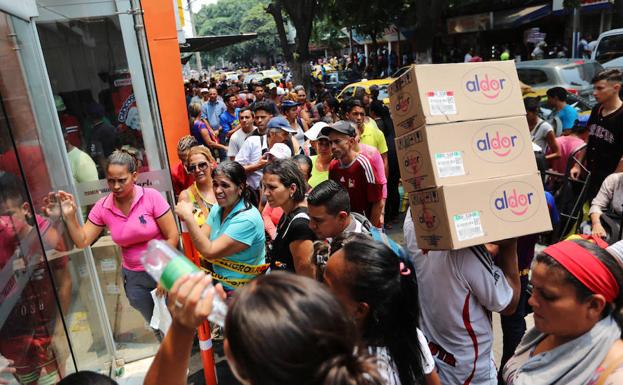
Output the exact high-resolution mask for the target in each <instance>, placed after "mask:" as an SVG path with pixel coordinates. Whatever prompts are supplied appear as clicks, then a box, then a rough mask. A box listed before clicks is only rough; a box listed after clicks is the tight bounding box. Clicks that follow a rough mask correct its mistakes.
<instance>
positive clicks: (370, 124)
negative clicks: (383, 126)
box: [359, 118, 387, 154]
mask: <svg viewBox="0 0 623 385" xmlns="http://www.w3.org/2000/svg"><path fill="white" fill-rule="evenodd" d="M359 142H360V143H363V144H367V145H368V146H372V147H376V149H377V150H379V153H381V154H385V153H386V152H387V141H386V140H385V135H383V131H381V130H379V127H378V126H377V125H376V122H375V121H374V119H370V118H368V119H367V120H366V121H365V122H364V123H363V133H362V134H361V136H360V139H359Z"/></svg>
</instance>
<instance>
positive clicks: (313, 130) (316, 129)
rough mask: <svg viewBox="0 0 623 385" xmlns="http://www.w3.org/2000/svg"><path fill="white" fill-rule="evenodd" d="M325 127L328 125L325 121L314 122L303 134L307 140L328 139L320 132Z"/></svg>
mask: <svg viewBox="0 0 623 385" xmlns="http://www.w3.org/2000/svg"><path fill="white" fill-rule="evenodd" d="M325 127H329V125H328V124H327V123H325V122H317V123H314V124H313V125H312V126H311V127H310V129H309V130H307V131H306V132H305V136H306V137H307V139H309V140H318V139H320V138H325V139H329V138H328V137H327V136H326V135H321V134H320V131H322V129H323V128H325Z"/></svg>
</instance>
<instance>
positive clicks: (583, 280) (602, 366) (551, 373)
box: [503, 241, 623, 385]
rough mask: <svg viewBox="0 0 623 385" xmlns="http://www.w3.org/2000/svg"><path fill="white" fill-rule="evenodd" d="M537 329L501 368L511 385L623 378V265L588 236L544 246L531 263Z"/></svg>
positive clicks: (604, 382)
mask: <svg viewBox="0 0 623 385" xmlns="http://www.w3.org/2000/svg"><path fill="white" fill-rule="evenodd" d="M530 283H531V284H532V286H533V291H532V296H531V297H530V300H529V301H528V303H529V304H530V305H531V306H532V308H533V309H534V324H535V327H534V329H532V330H530V331H529V332H528V333H527V334H526V335H525V336H524V338H523V339H522V341H521V343H520V344H519V346H518V347H517V350H516V351H515V355H514V356H513V357H512V358H511V359H510V360H509V361H508V363H507V364H506V366H505V367H504V371H503V379H504V381H505V382H506V384H507V385H528V384H530V385H541V384H542V385H545V384H547V385H553V384H560V385H562V384H564V385H608V384H621V383H623V341H621V320H622V319H621V305H622V302H623V296H622V293H621V285H622V284H623V269H622V267H621V265H620V264H619V262H618V261H617V259H615V258H614V257H613V256H612V255H611V254H610V253H609V252H608V251H606V250H605V249H602V248H600V247H599V246H597V245H595V244H592V243H589V242H586V241H563V242H559V243H557V244H555V245H552V246H549V247H548V248H546V249H545V250H544V251H543V253H542V254H540V255H538V256H537V257H536V259H535V261H534V263H533V265H532V276H531V279H530Z"/></svg>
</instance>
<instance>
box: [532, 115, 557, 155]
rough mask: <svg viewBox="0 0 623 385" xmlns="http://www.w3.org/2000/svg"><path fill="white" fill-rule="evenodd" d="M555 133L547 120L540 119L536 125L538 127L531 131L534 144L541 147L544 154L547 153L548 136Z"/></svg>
mask: <svg viewBox="0 0 623 385" xmlns="http://www.w3.org/2000/svg"><path fill="white" fill-rule="evenodd" d="M553 131H554V128H553V127H552V125H551V124H549V123H548V122H546V121H545V120H541V119H539V122H538V123H537V124H536V126H534V128H533V129H532V131H530V136H531V137H532V143H534V144H536V145H538V146H539V147H541V150H542V151H543V152H545V151H547V134H549V133H550V132H553Z"/></svg>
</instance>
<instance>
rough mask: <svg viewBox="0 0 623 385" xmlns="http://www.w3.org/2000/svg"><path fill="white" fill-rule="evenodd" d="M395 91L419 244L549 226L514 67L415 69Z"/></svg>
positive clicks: (492, 237) (403, 170) (440, 245)
mask: <svg viewBox="0 0 623 385" xmlns="http://www.w3.org/2000/svg"><path fill="white" fill-rule="evenodd" d="M389 94H390V109H391V114H392V120H393V122H394V128H395V131H396V149H397V151H398V161H399V164H400V174H401V177H402V182H403V187H404V189H405V191H408V192H409V193H410V203H411V215H412V216H413V221H414V224H415V230H416V236H417V240H418V244H419V246H420V247H422V248H425V249H458V248H463V247H468V246H472V245H476V244H481V243H484V242H492V241H497V240H501V239H505V238H511V237H517V236H521V235H526V234H533V233H538V232H543V231H548V230H551V223H550V219H549V213H548V209H547V202H546V200H545V193H544V191H543V186H542V183H541V179H540V176H539V174H538V171H537V168H536V161H535V158H534V153H533V149H532V141H531V138H530V133H529V129H528V126H527V122H526V119H525V110H524V107H523V100H522V97H521V90H520V86H519V79H518V78H517V72H516V70H515V65H514V62H510V61H507V62H486V63H461V64H434V65H417V66H414V67H412V68H411V70H409V71H408V72H406V73H405V74H404V75H402V76H401V77H400V78H398V79H397V80H396V81H395V82H394V83H392V84H391V85H390V87H389Z"/></svg>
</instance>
